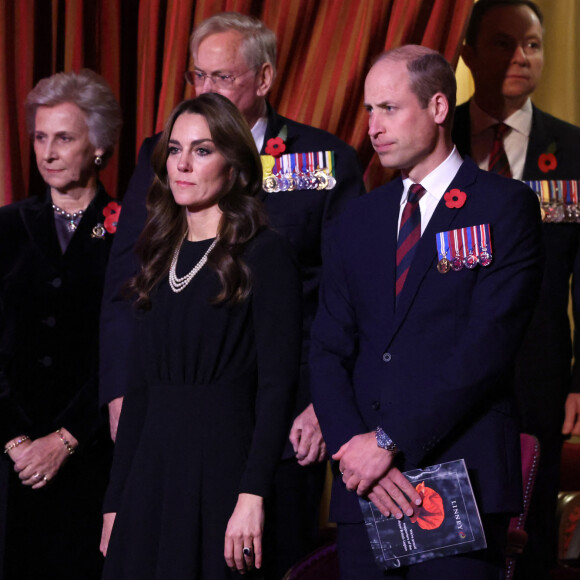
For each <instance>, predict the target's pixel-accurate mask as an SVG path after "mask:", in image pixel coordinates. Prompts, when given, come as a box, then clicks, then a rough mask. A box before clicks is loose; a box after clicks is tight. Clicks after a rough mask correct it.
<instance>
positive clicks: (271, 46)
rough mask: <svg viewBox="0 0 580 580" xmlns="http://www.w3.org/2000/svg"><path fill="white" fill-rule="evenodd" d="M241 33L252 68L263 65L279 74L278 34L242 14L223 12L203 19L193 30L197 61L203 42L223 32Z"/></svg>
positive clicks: (193, 49) (192, 40) (246, 56)
mask: <svg viewBox="0 0 580 580" xmlns="http://www.w3.org/2000/svg"><path fill="white" fill-rule="evenodd" d="M232 30H233V31H236V32H239V33H240V34H241V35H242V37H243V40H242V53H243V56H244V60H245V61H246V64H247V65H248V66H249V67H250V68H254V67H259V66H261V65H263V64H264V63H269V64H270V65H271V66H272V70H273V74H274V76H275V75H276V35H275V34H274V33H273V32H272V31H271V30H270V29H269V28H268V27H267V26H266V25H265V24H264V23H263V22H262V21H261V20H258V19H257V18H254V17H253V16H247V15H246V14H240V13H239V12H222V13H220V14H215V15H214V16H210V18H207V19H206V20H204V21H203V22H202V23H201V24H199V25H198V26H196V28H195V29H194V31H193V33H192V35H191V40H190V43H189V46H190V48H191V55H192V56H193V59H194V60H195V57H196V55H197V49H198V48H199V45H200V44H201V42H202V40H204V39H206V38H207V37H208V36H211V35H212V34H217V33H220V32H231V31H232Z"/></svg>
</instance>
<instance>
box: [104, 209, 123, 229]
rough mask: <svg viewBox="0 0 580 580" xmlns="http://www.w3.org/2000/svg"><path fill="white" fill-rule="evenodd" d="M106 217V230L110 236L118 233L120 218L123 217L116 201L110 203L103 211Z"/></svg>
mask: <svg viewBox="0 0 580 580" xmlns="http://www.w3.org/2000/svg"><path fill="white" fill-rule="evenodd" d="M103 215H104V216H105V229H106V230H107V232H109V233H110V234H114V233H115V232H116V231H117V224H118V223H119V216H120V215H121V206H120V205H119V204H118V203H117V202H116V201H110V202H109V203H108V204H107V205H106V206H105V209H104V210H103Z"/></svg>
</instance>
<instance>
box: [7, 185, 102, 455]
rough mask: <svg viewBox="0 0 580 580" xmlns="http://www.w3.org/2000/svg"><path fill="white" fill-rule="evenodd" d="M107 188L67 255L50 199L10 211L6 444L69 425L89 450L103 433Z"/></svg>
mask: <svg viewBox="0 0 580 580" xmlns="http://www.w3.org/2000/svg"><path fill="white" fill-rule="evenodd" d="M109 201H111V198H110V197H109V196H108V195H107V194H106V193H105V191H104V189H103V188H102V187H100V188H99V191H98V193H97V196H96V197H95V198H94V200H93V201H92V202H91V204H90V205H89V207H88V208H87V210H86V212H85V215H84V216H83V218H82V220H81V222H80V224H79V227H78V229H77V231H76V232H75V234H74V236H73V238H72V240H71V242H70V244H69V246H68V247H67V250H66V252H65V253H64V254H63V253H62V252H61V249H60V245H59V242H58V237H57V234H56V227H55V222H54V211H53V209H52V205H51V201H50V194H49V193H47V194H46V195H43V196H39V197H35V198H29V199H26V200H24V201H21V202H17V203H14V204H12V205H9V206H6V207H3V208H1V209H0V437H1V438H2V440H3V441H7V440H8V439H9V438H11V437H14V436H17V435H20V434H22V433H26V434H27V435H29V436H30V437H32V438H35V437H38V436H44V435H46V434H47V433H50V431H54V430H55V429H57V428H59V427H63V426H64V427H66V428H67V429H68V430H69V431H70V432H71V433H72V434H73V435H75V437H76V438H77V439H78V440H79V443H80V444H81V445H82V444H83V443H84V442H86V441H87V439H88V438H90V436H91V434H92V433H94V431H95V429H96V428H97V427H98V426H100V425H103V424H104V423H103V417H102V415H101V413H100V412H99V405H98V396H97V395H98V388H97V377H98V363H97V359H98V330H99V311H100V305H101V295H102V291H103V283H104V277H105V269H106V265H107V259H108V255H109V250H110V247H111V242H112V237H113V236H112V235H111V234H106V235H105V236H104V238H103V239H100V238H94V237H92V236H91V233H92V229H93V227H94V226H95V225H96V224H97V223H101V224H102V223H104V216H103V208H104V207H105V205H106V204H107V203H108V202H109Z"/></svg>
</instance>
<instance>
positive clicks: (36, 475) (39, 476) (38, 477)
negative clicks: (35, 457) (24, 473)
mask: <svg viewBox="0 0 580 580" xmlns="http://www.w3.org/2000/svg"><path fill="white" fill-rule="evenodd" d="M32 477H33V478H34V479H40V478H41V477H42V475H40V473H38V472H37V473H35V474H34V475H33V476H32Z"/></svg>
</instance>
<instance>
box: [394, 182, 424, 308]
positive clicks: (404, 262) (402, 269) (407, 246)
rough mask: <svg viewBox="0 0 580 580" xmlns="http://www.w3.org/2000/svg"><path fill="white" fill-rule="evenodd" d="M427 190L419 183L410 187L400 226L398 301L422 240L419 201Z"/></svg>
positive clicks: (398, 242) (396, 292) (396, 294)
mask: <svg viewBox="0 0 580 580" xmlns="http://www.w3.org/2000/svg"><path fill="white" fill-rule="evenodd" d="M424 193H425V189H424V188H423V186H422V185H421V184H419V183H414V184H413V185H411V187H409V193H408V194H407V203H406V204H405V208H404V209H403V215H402V216H401V225H400V226H399V238H398V240H397V284H396V291H395V296H396V298H397V300H398V298H399V294H400V293H401V290H402V289H403V286H404V285H405V280H406V279H407V274H408V272H409V267H410V266H411V262H412V260H413V255H414V254H415V249H416V247H417V242H418V241H419V240H420V239H421V210H420V209H419V200H420V199H421V198H422V197H423V194H424Z"/></svg>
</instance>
